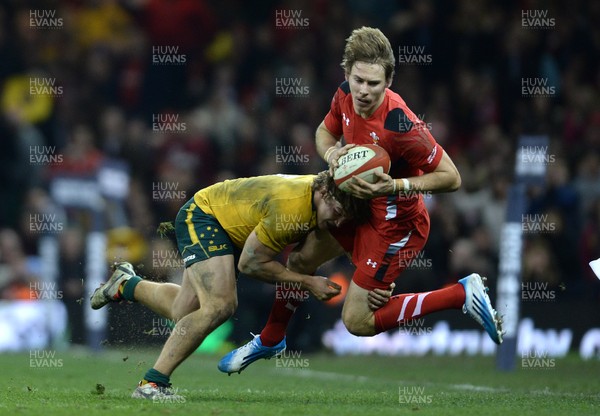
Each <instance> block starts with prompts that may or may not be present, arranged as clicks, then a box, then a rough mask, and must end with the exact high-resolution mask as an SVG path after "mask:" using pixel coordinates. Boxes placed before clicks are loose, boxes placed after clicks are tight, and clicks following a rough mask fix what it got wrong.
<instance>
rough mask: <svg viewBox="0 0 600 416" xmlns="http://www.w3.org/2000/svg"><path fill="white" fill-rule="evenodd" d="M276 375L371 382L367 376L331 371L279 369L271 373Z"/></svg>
mask: <svg viewBox="0 0 600 416" xmlns="http://www.w3.org/2000/svg"><path fill="white" fill-rule="evenodd" d="M271 372H272V373H276V374H285V375H289V376H296V377H301V378H318V379H320V380H335V381H359V382H361V383H366V382H368V381H370V380H371V377H367V376H356V375H352V374H340V373H333V372H331V371H316V370H309V369H307V368H303V369H301V370H299V369H293V368H280V369H277V370H273V371H271Z"/></svg>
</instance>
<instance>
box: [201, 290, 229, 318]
mask: <svg viewBox="0 0 600 416" xmlns="http://www.w3.org/2000/svg"><path fill="white" fill-rule="evenodd" d="M237 306H238V301H237V296H226V297H221V298H218V299H211V300H210V302H208V303H207V304H206V305H201V307H200V309H201V310H202V309H204V310H205V312H206V313H207V314H208V315H210V317H211V318H212V319H213V320H215V321H219V322H225V321H226V320H227V319H229V318H231V317H232V316H233V314H234V313H235V311H236V309H237Z"/></svg>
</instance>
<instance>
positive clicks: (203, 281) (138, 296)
mask: <svg viewBox="0 0 600 416" xmlns="http://www.w3.org/2000/svg"><path fill="white" fill-rule="evenodd" d="M369 212H370V210H369V205H368V201H366V200H360V199H356V198H354V197H352V196H350V195H349V194H346V193H344V192H342V191H340V190H339V189H338V188H337V187H336V186H335V185H334V183H333V179H332V178H331V175H330V174H329V173H328V172H321V173H320V174H319V175H306V176H289V175H271V176H258V177H253V178H241V179H234V180H227V181H224V182H220V183H217V184H215V185H212V186H209V187H208V188H205V189H202V190H200V191H198V192H197V193H196V194H195V195H194V197H193V198H192V199H191V200H190V201H188V202H187V203H186V204H185V205H184V206H183V207H182V208H181V209H180V211H179V213H178V214H177V217H176V219H175V234H176V237H177V246H178V249H179V252H180V254H181V256H182V257H183V261H184V267H185V270H184V273H183V281H182V284H181V287H180V286H178V285H175V284H170V283H156V282H150V281H147V280H142V279H141V278H140V277H138V276H136V275H135V271H134V269H133V266H132V265H131V264H130V263H126V262H123V263H120V264H118V265H117V267H116V269H115V272H114V273H113V274H112V276H111V277H110V279H109V280H108V281H107V282H106V284H104V285H102V286H101V287H99V288H97V289H96V290H95V292H94V293H93V295H92V297H91V305H92V308H94V309H99V308H101V307H103V306H104V305H106V304H107V303H109V302H111V301H114V302H118V301H121V300H129V301H137V302H140V303H142V304H144V305H146V306H147V307H149V308H150V309H152V310H153V311H155V312H157V313H158V314H160V315H163V316H165V317H167V318H169V319H172V320H173V321H175V322H176V326H175V328H174V329H173V331H172V332H171V335H170V336H169V339H168V340H167V341H166V343H165V345H164V347H163V349H162V352H161V354H160V356H159V357H158V360H157V361H156V363H155V364H154V366H153V367H152V368H151V369H150V370H148V371H147V372H146V374H145V376H144V378H143V380H142V381H141V382H140V383H139V385H138V387H137V388H136V389H135V391H134V392H133V394H132V397H133V398H143V399H166V400H169V399H171V400H173V399H178V398H180V396H177V395H175V394H174V393H173V391H172V390H171V389H170V386H171V384H170V376H171V374H172V373H173V371H174V370H175V369H176V368H177V366H179V364H181V363H182V362H183V361H184V360H185V359H186V358H187V357H188V356H189V355H190V354H191V353H192V352H193V351H195V350H196V348H198V346H199V345H200V344H201V343H202V341H203V340H204V338H206V336H207V335H208V334H210V333H211V332H212V331H213V330H214V329H215V328H217V327H218V326H219V325H221V324H222V323H223V322H225V321H226V320H227V319H229V317H231V316H232V315H233V313H234V311H235V310H236V308H237V293H236V267H235V257H237V255H238V254H239V261H238V269H239V270H240V271H241V272H242V273H244V274H246V275H249V276H251V277H255V278H257V279H260V280H264V281H268V282H293V283H300V284H301V285H302V287H303V288H304V289H307V290H309V291H310V292H311V293H312V294H313V295H314V296H315V297H316V298H317V299H319V300H328V299H330V298H332V297H333V296H335V295H337V294H339V292H340V287H339V286H338V285H337V284H336V283H334V282H333V281H331V280H329V279H327V278H325V277H322V276H311V275H308V274H301V273H297V272H294V271H291V270H289V269H287V268H286V267H285V266H284V265H283V264H281V263H279V262H278V261H276V259H275V258H276V256H277V255H278V254H279V253H280V252H281V251H282V250H283V249H284V248H285V247H286V246H287V245H288V244H291V243H296V242H300V241H301V240H302V239H303V238H304V237H306V236H307V235H308V234H309V233H310V232H311V231H313V230H325V229H328V228H333V227H339V226H340V225H341V224H342V223H344V222H346V221H347V220H349V219H351V218H353V219H354V220H356V221H361V220H365V219H366V218H367V217H368V215H369Z"/></svg>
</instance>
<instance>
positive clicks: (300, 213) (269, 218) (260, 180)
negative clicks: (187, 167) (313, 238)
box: [194, 175, 317, 252]
mask: <svg viewBox="0 0 600 416" xmlns="http://www.w3.org/2000/svg"><path fill="white" fill-rule="evenodd" d="M314 179H315V175H298V176H296V175H268V176H256V177H252V178H240V179H233V180H226V181H224V182H219V183H216V184H214V185H212V186H209V187H208V188H204V189H201V190H200V191H198V192H196V194H195V195H194V202H195V203H196V205H198V207H200V208H201V209H202V211H204V212H205V213H207V214H209V215H212V216H213V217H215V218H216V219H217V221H219V223H220V224H221V226H222V227H223V228H224V229H225V231H226V232H227V234H228V235H229V237H230V238H231V240H232V241H233V243H234V244H235V245H236V246H237V247H238V248H242V247H243V246H244V243H245V242H246V239H247V238H248V236H249V235H250V233H252V231H254V230H256V235H257V236H258V240H259V241H260V242H261V243H262V244H264V245H265V246H267V247H269V248H271V249H273V250H275V251H276V252H280V251H281V250H283V249H284V248H285V246H287V245H288V244H291V243H295V242H298V241H300V240H301V239H302V238H303V237H304V236H305V235H306V234H307V233H308V232H309V231H310V230H311V229H312V228H315V227H316V225H317V214H316V212H315V211H313V205H312V194H313V192H312V188H311V185H312V183H313V180H314Z"/></svg>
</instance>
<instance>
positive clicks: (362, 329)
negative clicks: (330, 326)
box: [342, 311, 375, 337]
mask: <svg viewBox="0 0 600 416" xmlns="http://www.w3.org/2000/svg"><path fill="white" fill-rule="evenodd" d="M342 322H343V323H344V326H345V327H346V329H347V330H348V332H350V333H351V334H352V335H355V336H357V337H370V336H373V335H375V326H374V325H373V324H372V323H371V322H370V320H369V319H368V317H362V316H358V315H356V314H353V313H351V312H347V311H344V312H343V313H342Z"/></svg>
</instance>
